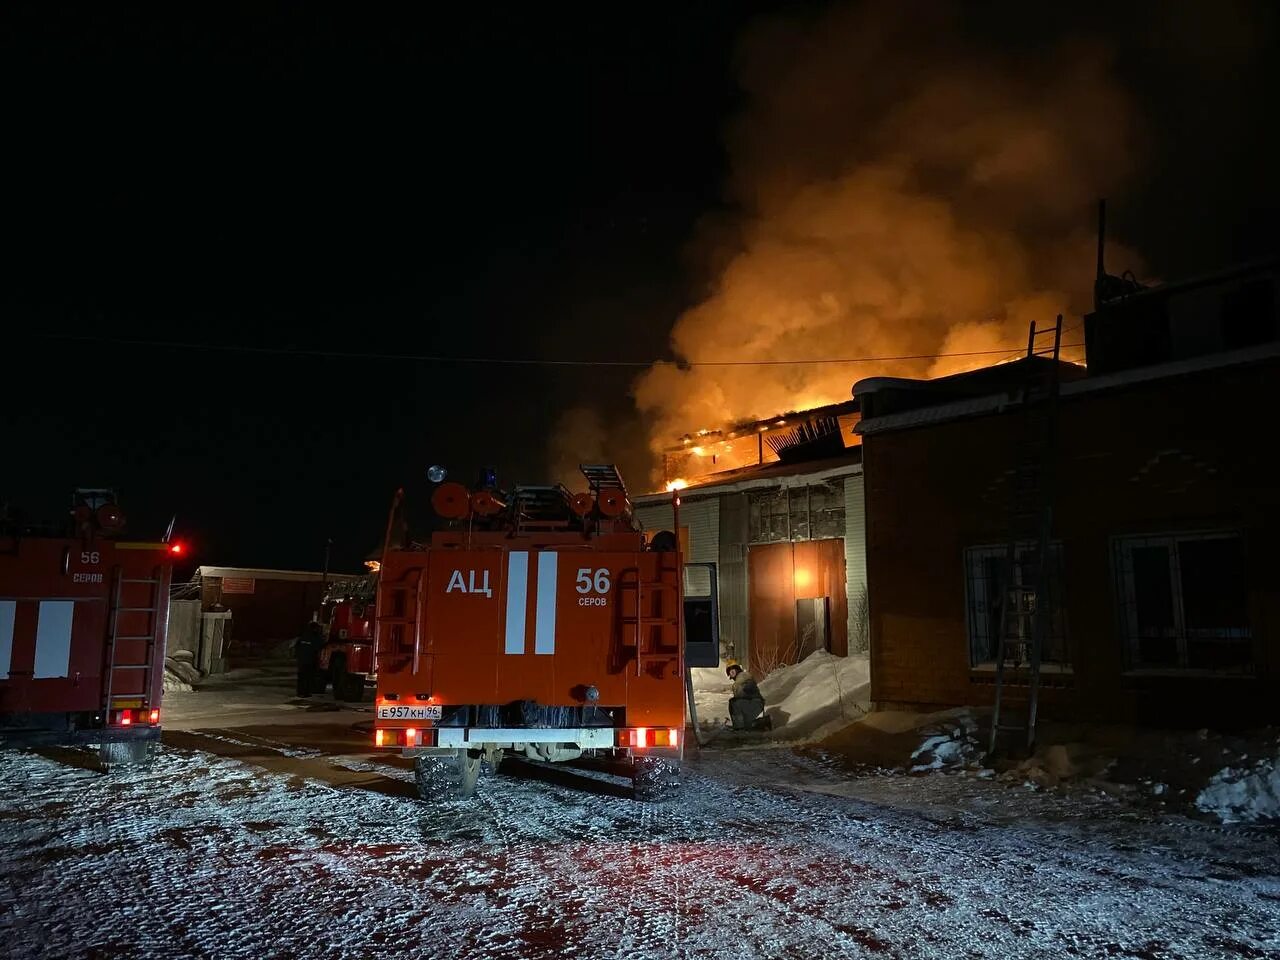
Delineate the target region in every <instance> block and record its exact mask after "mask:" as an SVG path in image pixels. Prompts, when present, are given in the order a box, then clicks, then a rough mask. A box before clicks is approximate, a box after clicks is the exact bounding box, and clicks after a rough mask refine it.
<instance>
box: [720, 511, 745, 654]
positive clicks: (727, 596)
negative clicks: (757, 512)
mask: <svg viewBox="0 0 1280 960" xmlns="http://www.w3.org/2000/svg"><path fill="white" fill-rule="evenodd" d="M749 519H750V515H749V512H748V508H747V495H746V494H745V493H729V494H725V495H724V496H722V497H721V498H720V557H719V561H720V562H719V565H718V566H717V567H716V573H717V575H718V576H719V589H720V637H721V646H722V647H723V648H724V649H725V650H726V651H727V652H728V653H729V655H731V656H734V657H736V658H737V659H739V660H741V661H743V662H744V663H746V662H748V661H749V658H750V655H751V651H750V649H749V646H750V645H749V642H748V638H749V637H750V636H751V633H750V630H751V624H750V621H749V620H748V619H747V611H748V610H749V609H750V601H749V599H748V593H747V528H748V521H749Z"/></svg>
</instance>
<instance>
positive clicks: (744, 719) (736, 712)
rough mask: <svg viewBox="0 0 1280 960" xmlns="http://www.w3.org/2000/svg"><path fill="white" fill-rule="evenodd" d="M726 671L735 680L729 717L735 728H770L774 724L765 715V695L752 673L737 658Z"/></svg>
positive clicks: (728, 664) (726, 666) (729, 664)
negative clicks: (744, 668) (743, 667)
mask: <svg viewBox="0 0 1280 960" xmlns="http://www.w3.org/2000/svg"><path fill="white" fill-rule="evenodd" d="M724 672H725V673H727V674H728V675H729V679H730V680H732V681H733V696H732V697H730V698H729V717H730V719H731V720H732V721H733V729H735V730H755V729H769V727H771V726H772V724H770V723H769V721H768V719H767V718H765V717H763V716H762V714H763V713H764V695H763V694H761V693H760V687H759V685H758V684H757V683H756V682H755V680H754V679H753V678H752V676H751V674H749V673H747V672H746V671H745V670H743V669H742V664H740V663H738V661H737V660H730V661H729V662H728V663H727V664H726V665H725V668H724Z"/></svg>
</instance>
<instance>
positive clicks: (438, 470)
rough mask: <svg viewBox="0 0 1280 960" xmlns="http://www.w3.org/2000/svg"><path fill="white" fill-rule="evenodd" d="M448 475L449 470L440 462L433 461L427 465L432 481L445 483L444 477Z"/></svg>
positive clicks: (428, 476)
mask: <svg viewBox="0 0 1280 960" xmlns="http://www.w3.org/2000/svg"><path fill="white" fill-rule="evenodd" d="M448 475H449V472H448V471H447V470H445V468H444V467H442V466H440V464H438V463H433V464H432V465H431V466H429V467H427V479H428V480H430V481H431V482H432V483H444V478H445V477H447V476H448Z"/></svg>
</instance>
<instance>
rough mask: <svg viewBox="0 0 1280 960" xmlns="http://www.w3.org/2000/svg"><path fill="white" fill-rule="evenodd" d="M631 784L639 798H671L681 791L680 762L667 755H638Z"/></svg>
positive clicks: (654, 799)
mask: <svg viewBox="0 0 1280 960" xmlns="http://www.w3.org/2000/svg"><path fill="white" fill-rule="evenodd" d="M631 785H632V788H633V789H634V790H635V798H636V799H637V800H645V801H656V800H670V799H671V798H673V797H674V796H675V795H676V794H677V793H679V792H680V763H679V761H677V760H669V759H667V758H666V757H636V758H635V765H634V767H633V768H632V773H631Z"/></svg>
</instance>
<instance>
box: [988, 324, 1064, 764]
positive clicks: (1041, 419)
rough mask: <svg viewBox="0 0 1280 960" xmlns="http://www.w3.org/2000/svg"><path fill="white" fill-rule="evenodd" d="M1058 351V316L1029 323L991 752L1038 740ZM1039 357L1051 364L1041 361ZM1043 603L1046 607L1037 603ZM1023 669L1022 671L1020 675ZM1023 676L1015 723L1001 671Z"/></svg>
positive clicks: (1010, 508) (1017, 434) (1046, 622)
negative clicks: (1008, 742)
mask: <svg viewBox="0 0 1280 960" xmlns="http://www.w3.org/2000/svg"><path fill="white" fill-rule="evenodd" d="M1061 346H1062V315H1061V314H1059V315H1058V318H1057V320H1056V322H1055V323H1054V325H1053V326H1052V327H1046V328H1044V329H1040V330H1037V329H1036V324H1035V322H1034V321H1033V322H1032V324H1031V330H1030V333H1029V334H1028V337H1027V356H1026V358H1025V360H1024V361H1023V364H1024V367H1025V369H1026V380H1025V382H1024V383H1023V385H1022V388H1021V396H1020V403H1021V406H1020V408H1019V411H1018V414H1017V416H1019V417H1020V423H1019V424H1018V425H1017V427H1016V428H1015V434H1016V436H1017V438H1018V441H1017V449H1016V451H1015V456H1014V469H1013V475H1012V491H1011V493H1010V498H1009V542H1008V544H1007V549H1006V554H1005V562H1004V567H1003V597H1002V600H1001V616H1000V633H999V636H998V637H997V641H996V692H995V708H994V710H993V712H992V716H991V740H990V746H989V750H988V752H989V753H992V754H994V753H995V752H996V749H997V747H998V746H999V744H1000V735H1001V733H1012V732H1018V733H1022V734H1024V737H1025V739H1024V741H1023V745H1024V746H1025V747H1026V749H1027V750H1030V749H1031V748H1032V747H1033V746H1034V745H1035V739H1036V709H1037V706H1038V699H1039V694H1040V661H1041V655H1042V653H1043V651H1044V638H1045V633H1046V629H1047V627H1048V618H1049V616H1050V609H1049V604H1048V602H1047V598H1048V586H1049V549H1050V537H1051V533H1052V528H1053V484H1052V479H1053V477H1052V470H1053V463H1054V440H1055V437H1056V433H1057V409H1058V353H1059V350H1060V348H1061ZM1037 358H1043V359H1046V360H1052V363H1051V364H1047V365H1046V364H1043V363H1040V362H1038V361H1037ZM1042 601H1044V602H1042ZM1024 665H1025V670H1024ZM1010 668H1012V669H1011V673H1014V674H1016V675H1017V677H1018V679H1019V680H1021V679H1022V678H1023V676H1025V679H1026V685H1025V691H1026V699H1025V701H1022V705H1023V706H1024V707H1025V713H1024V714H1023V715H1022V717H1021V718H1020V721H1021V722H1013V721H1011V719H1010V718H1009V717H1008V716H1007V714H1008V713H1011V712H1012V711H1011V709H1010V707H1011V706H1012V705H1011V704H1010V703H1007V702H1006V699H1007V697H1008V691H1007V690H1006V687H1007V686H1010V685H1011V680H1010V678H1009V677H1007V676H1006V670H1010Z"/></svg>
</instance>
